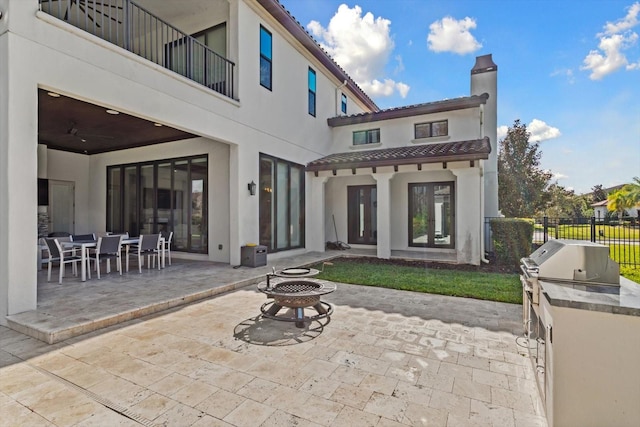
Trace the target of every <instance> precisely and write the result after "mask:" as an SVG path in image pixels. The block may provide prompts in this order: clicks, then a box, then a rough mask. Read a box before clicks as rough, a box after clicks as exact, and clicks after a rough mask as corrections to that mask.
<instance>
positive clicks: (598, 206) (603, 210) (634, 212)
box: [591, 200, 640, 221]
mask: <svg viewBox="0 0 640 427" xmlns="http://www.w3.org/2000/svg"><path fill="white" fill-rule="evenodd" d="M608 205H609V200H602V201H600V202H596V203H592V204H591V207H592V208H593V216H594V217H595V219H596V221H604V219H605V218H607V215H612V214H613V215H614V216H615V217H617V216H618V213H617V212H609V208H608V207H607V206H608ZM624 212H625V214H624V217H628V218H638V213H639V212H640V205H638V206H636V207H633V208H629V209H625V211H624Z"/></svg>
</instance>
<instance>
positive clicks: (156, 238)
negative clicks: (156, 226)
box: [127, 234, 161, 274]
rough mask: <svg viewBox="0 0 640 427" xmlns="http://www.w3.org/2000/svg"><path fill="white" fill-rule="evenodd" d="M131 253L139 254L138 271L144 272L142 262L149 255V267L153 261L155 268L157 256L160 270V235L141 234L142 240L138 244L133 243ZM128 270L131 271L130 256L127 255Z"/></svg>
mask: <svg viewBox="0 0 640 427" xmlns="http://www.w3.org/2000/svg"><path fill="white" fill-rule="evenodd" d="M131 249H132V250H131V252H129V254H130V255H137V256H138V271H139V272H140V274H142V264H143V263H144V256H145V255H146V256H147V268H150V267H151V262H153V266H154V268H155V262H156V258H157V260H158V270H160V267H161V265H160V262H161V260H160V235H159V234H141V235H140V241H139V242H138V244H137V245H131ZM127 271H129V257H127Z"/></svg>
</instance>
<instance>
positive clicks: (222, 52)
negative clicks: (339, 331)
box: [0, 0, 497, 324]
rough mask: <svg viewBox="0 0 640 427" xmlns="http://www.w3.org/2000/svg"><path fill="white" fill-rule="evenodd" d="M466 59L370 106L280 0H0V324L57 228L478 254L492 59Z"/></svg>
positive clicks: (201, 248)
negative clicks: (431, 95) (417, 100)
mask: <svg viewBox="0 0 640 427" xmlns="http://www.w3.org/2000/svg"><path fill="white" fill-rule="evenodd" d="M469 65H470V67H472V68H471V73H470V95H469V96H468V97H462V98H454V99H447V100H437V101H430V102H425V103H424V104H419V105H413V106H408V107H400V108H394V109H388V110H380V109H379V108H378V107H377V105H376V104H375V103H374V102H373V101H372V100H371V99H370V98H369V96H367V94H366V93H364V92H363V91H362V90H361V89H360V88H359V87H358V86H357V84H356V83H355V82H354V81H353V80H352V79H351V78H350V77H349V76H348V75H347V74H346V73H345V72H344V70H342V69H341V68H340V67H339V66H338V65H337V64H336V63H335V62H334V61H333V60H332V59H331V58H330V57H328V56H327V54H326V53H325V52H324V51H323V50H322V49H321V48H320V47H319V46H318V45H317V43H316V42H315V41H314V40H313V39H312V38H311V37H310V36H309V35H308V34H307V32H306V31H305V30H304V29H303V28H302V27H301V26H300V24H299V23H298V22H297V21H296V20H295V19H294V18H293V17H292V16H291V15H289V14H288V12H287V11H286V10H285V9H284V8H283V7H282V5H280V4H279V2H278V1H277V0H184V1H180V2H175V1H154V0H135V1H131V0H95V1H88V0H0V170H2V179H0V235H1V236H2V239H0V324H5V320H4V317H5V316H7V315H12V314H16V313H20V312H23V311H27V310H33V309H35V308H36V301H37V270H36V268H34V267H35V266H36V263H37V250H38V247H37V245H36V244H35V243H36V242H37V240H38V237H41V236H44V235H48V234H50V233H56V232H68V233H86V232H101V231H114V232H116V231H127V232H129V234H131V235H139V234H147V233H157V232H159V231H173V232H174V239H173V251H172V254H173V255H174V256H177V257H180V256H182V257H185V258H191V259H200V260H208V261H215V262H222V263H228V264H230V265H238V264H240V261H241V260H240V258H241V257H240V253H241V247H242V246H244V245H246V244H247V243H256V244H261V245H264V246H266V247H267V248H268V254H269V255H268V258H269V259H270V260H276V259H277V258H278V257H279V256H282V255H283V254H284V255H291V254H295V253H297V252H306V251H324V250H325V245H326V242H327V241H335V240H341V241H344V242H346V243H348V244H349V245H351V246H352V247H355V248H361V249H371V253H375V254H377V256H378V257H381V258H390V257H393V256H404V255H407V254H410V255H412V256H413V257H421V258H424V259H440V260H447V261H450V262H457V263H470V264H479V263H480V262H481V261H482V254H483V247H482V244H483V218H484V217H485V216H497V175H496V169H497V168H496V117H497V115H496V108H497V102H496V96H497V66H496V65H495V64H494V63H493V61H492V58H491V55H485V56H481V57H478V58H476V62H475V64H469Z"/></svg>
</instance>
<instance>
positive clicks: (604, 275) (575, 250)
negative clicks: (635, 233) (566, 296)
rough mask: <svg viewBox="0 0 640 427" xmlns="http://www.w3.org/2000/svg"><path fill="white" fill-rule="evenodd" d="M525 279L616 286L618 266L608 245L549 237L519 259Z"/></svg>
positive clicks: (529, 280)
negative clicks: (610, 256) (542, 243)
mask: <svg viewBox="0 0 640 427" xmlns="http://www.w3.org/2000/svg"><path fill="white" fill-rule="evenodd" d="M520 262H521V265H520V269H521V270H522V273H523V275H524V277H525V279H526V280H527V281H528V282H533V281H536V280H545V281H550V282H560V283H570V284H585V285H609V286H620V267H619V266H618V264H617V263H616V262H615V261H613V260H612V259H611V258H609V247H608V246H605V245H600V244H598V243H592V242H587V241H583V240H561V239H558V240H550V241H548V242H547V243H545V244H544V245H542V246H540V247H539V248H538V249H537V250H536V251H535V252H533V253H532V254H531V255H530V256H529V257H528V258H522V259H521V260H520Z"/></svg>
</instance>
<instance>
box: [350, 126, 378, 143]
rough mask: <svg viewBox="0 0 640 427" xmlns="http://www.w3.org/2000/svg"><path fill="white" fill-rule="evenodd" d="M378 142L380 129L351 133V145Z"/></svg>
mask: <svg viewBox="0 0 640 427" xmlns="http://www.w3.org/2000/svg"><path fill="white" fill-rule="evenodd" d="M379 142H380V129H369V130H359V131H355V132H353V145H365V144H377V143H379Z"/></svg>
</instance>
